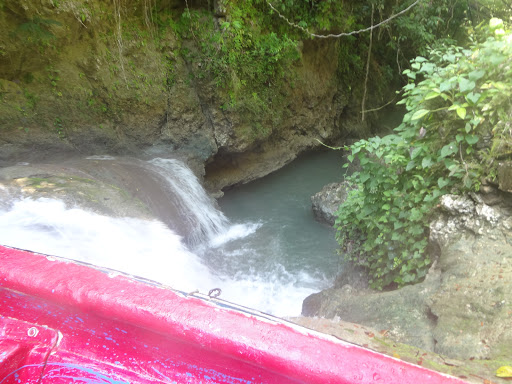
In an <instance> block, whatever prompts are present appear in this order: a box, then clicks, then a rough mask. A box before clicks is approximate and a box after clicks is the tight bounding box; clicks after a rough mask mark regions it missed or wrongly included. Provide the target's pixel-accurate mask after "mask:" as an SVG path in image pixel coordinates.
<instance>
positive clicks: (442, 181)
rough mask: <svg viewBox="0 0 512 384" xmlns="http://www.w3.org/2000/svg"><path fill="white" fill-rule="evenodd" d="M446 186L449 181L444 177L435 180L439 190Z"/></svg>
mask: <svg viewBox="0 0 512 384" xmlns="http://www.w3.org/2000/svg"><path fill="white" fill-rule="evenodd" d="M448 184H450V179H445V178H444V177H440V178H439V179H437V185H439V188H441V189H443V188H444V187H446V186H447V185H448Z"/></svg>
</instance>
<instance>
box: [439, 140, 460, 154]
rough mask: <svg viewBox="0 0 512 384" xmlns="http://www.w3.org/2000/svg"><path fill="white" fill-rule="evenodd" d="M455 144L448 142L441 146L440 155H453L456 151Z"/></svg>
mask: <svg viewBox="0 0 512 384" xmlns="http://www.w3.org/2000/svg"><path fill="white" fill-rule="evenodd" d="M457 150H458V149H457V145H456V144H455V143H450V144H447V145H445V146H444V147H443V148H441V157H447V156H450V155H453V154H454V153H456V152H457Z"/></svg>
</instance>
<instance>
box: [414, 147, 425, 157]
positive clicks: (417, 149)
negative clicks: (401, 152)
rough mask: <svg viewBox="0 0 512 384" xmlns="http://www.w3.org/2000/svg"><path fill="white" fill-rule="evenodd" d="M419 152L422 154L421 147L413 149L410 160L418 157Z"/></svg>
mask: <svg viewBox="0 0 512 384" xmlns="http://www.w3.org/2000/svg"><path fill="white" fill-rule="evenodd" d="M421 152H423V148H422V147H417V148H413V150H412V151H411V159H415V158H416V157H418V155H419V154H420V153H421Z"/></svg>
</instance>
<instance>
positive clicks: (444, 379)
mask: <svg viewBox="0 0 512 384" xmlns="http://www.w3.org/2000/svg"><path fill="white" fill-rule="evenodd" d="M0 287H1V288H0V384H11V383H13V384H14V383H22V384H35V383H41V384H64V383H65V384H68V383H76V384H81V383H86V384H94V383H101V384H105V383H111V384H128V383H130V384H138V383H141V384H142V383H144V384H147V383H162V384H163V383H166V384H169V383H233V384H234V383H237V384H241V383H246V384H249V383H251V384H257V383H280V384H287V383H315V384H326V383H337V384H344V383H374V382H376V383H393V384H417V383H429V384H436V383H440V384H441V383H443V384H447V383H450V384H452V383H453V384H456V383H464V382H463V381H462V380H460V379H457V378H454V377H449V376H446V375H443V374H440V373H437V372H433V371H430V370H428V369H425V368H423V367H419V366H415V365H412V364H408V363H406V362H403V361H400V360H397V359H394V358H392V357H389V356H385V355H381V354H378V353H376V352H373V351H370V350H367V349H364V348H361V347H358V346H355V345H352V344H349V343H346V342H343V341H341V340H338V339H335V338H333V337H330V336H326V335H323V334H319V333H316V332H314V331H310V330H307V329H305V328H301V327H299V326H296V325H294V324H291V323H287V322H285V321H283V320H281V319H277V318H274V317H272V316H268V315H265V314H261V313H259V312H256V311H251V310H248V309H245V308H241V307H237V306H234V305H231V304H229V303H226V302H223V301H220V300H214V299H209V298H208V297H205V296H201V295H187V294H184V293H181V292H178V291H175V290H172V289H169V288H167V287H164V286H161V285H158V284H156V283H151V282H148V281H143V280H141V279H136V278H133V277H130V276H126V275H123V274H120V273H114V272H112V271H107V270H102V269H99V268H95V267H92V266H87V265H83V264H80V263H77V262H73V261H70V260H64V259H58V258H54V257H49V256H45V255H39V254H35V253H32V252H27V251H21V250H17V249H12V248H6V247H2V246H0Z"/></svg>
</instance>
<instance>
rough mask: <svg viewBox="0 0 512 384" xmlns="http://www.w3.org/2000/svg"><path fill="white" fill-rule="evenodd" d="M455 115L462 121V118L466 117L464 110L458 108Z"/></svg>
mask: <svg viewBox="0 0 512 384" xmlns="http://www.w3.org/2000/svg"><path fill="white" fill-rule="evenodd" d="M457 115H458V116H459V117H460V118H461V119H462V120H464V118H465V117H466V108H463V107H459V108H457Z"/></svg>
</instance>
